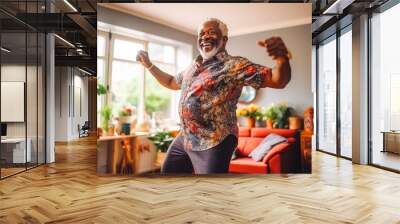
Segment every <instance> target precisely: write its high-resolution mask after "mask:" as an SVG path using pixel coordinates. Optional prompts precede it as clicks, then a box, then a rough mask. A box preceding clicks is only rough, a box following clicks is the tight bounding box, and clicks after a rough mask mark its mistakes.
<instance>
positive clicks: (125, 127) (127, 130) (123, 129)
mask: <svg viewBox="0 0 400 224" xmlns="http://www.w3.org/2000/svg"><path fill="white" fill-rule="evenodd" d="M121 132H122V133H124V134H125V135H129V134H130V133H131V124H129V123H124V124H122V126H121Z"/></svg>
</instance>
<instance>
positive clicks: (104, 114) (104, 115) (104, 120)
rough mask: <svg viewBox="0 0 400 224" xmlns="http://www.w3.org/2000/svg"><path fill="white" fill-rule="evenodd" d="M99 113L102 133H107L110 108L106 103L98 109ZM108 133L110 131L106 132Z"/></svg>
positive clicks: (110, 113)
mask: <svg viewBox="0 0 400 224" xmlns="http://www.w3.org/2000/svg"><path fill="white" fill-rule="evenodd" d="M100 115H101V128H103V133H104V134H105V135H107V133H108V132H110V131H109V127H110V126H109V124H110V120H111V116H112V108H111V107H110V106H108V105H105V106H104V107H103V108H102V109H101V111H100ZM108 134H109V135H110V134H112V133H108Z"/></svg>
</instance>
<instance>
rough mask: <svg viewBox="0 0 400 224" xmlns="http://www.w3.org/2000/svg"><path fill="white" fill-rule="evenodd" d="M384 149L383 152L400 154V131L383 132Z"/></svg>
mask: <svg viewBox="0 0 400 224" xmlns="http://www.w3.org/2000/svg"><path fill="white" fill-rule="evenodd" d="M381 133H382V134H383V149H382V152H391V153H396V154H400V131H382V132H381Z"/></svg>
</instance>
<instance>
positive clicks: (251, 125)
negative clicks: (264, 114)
mask: <svg viewBox="0 0 400 224" xmlns="http://www.w3.org/2000/svg"><path fill="white" fill-rule="evenodd" d="M246 123H247V127H249V128H254V124H255V123H256V119H254V118H247V119H246Z"/></svg>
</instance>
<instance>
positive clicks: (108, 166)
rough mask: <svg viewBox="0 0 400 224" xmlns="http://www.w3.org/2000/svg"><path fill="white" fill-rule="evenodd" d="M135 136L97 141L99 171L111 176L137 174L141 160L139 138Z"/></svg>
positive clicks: (122, 136) (114, 137) (103, 137)
mask: <svg viewBox="0 0 400 224" xmlns="http://www.w3.org/2000/svg"><path fill="white" fill-rule="evenodd" d="M141 135H147V133H135V134H134V135H121V136H101V137H100V138H99V139H98V140H97V171H98V172H99V173H109V174H114V175H115V174H136V173H137V170H138V169H137V164H138V159H139V150H138V146H137V137H138V136H141Z"/></svg>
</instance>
